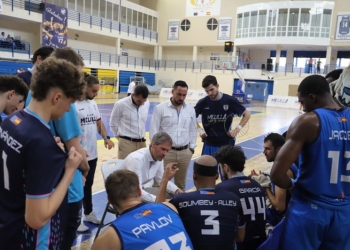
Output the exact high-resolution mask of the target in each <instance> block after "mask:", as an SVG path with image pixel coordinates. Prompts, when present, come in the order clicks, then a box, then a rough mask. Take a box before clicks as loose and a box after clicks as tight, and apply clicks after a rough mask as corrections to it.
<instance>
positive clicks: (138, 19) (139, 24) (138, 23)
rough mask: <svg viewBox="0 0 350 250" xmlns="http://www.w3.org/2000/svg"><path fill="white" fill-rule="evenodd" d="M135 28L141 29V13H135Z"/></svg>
mask: <svg viewBox="0 0 350 250" xmlns="http://www.w3.org/2000/svg"><path fill="white" fill-rule="evenodd" d="M137 27H140V28H142V12H138V13H137Z"/></svg>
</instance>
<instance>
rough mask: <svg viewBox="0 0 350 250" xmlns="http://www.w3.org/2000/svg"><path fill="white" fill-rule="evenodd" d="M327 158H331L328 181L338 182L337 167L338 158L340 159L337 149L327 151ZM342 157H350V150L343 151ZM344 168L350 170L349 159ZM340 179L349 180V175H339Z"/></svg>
mask: <svg viewBox="0 0 350 250" xmlns="http://www.w3.org/2000/svg"><path fill="white" fill-rule="evenodd" d="M328 158H331V159H332V170H331V178H330V183H332V184H337V183H338V169H339V160H340V152H339V151H329V152H328ZM344 158H345V159H349V158H350V151H345V152H344ZM346 170H350V161H349V162H348V164H346ZM340 181H344V182H350V176H349V175H343V174H342V175H340Z"/></svg>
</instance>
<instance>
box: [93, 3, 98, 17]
mask: <svg viewBox="0 0 350 250" xmlns="http://www.w3.org/2000/svg"><path fill="white" fill-rule="evenodd" d="M98 7H99V1H96V0H92V15H93V16H98Z"/></svg>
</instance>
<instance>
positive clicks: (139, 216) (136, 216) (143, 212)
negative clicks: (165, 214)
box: [134, 209, 152, 219]
mask: <svg viewBox="0 0 350 250" xmlns="http://www.w3.org/2000/svg"><path fill="white" fill-rule="evenodd" d="M151 213H152V211H151V210H150V209H147V210H145V211H142V212H141V213H138V214H135V215H134V217H135V218H136V219H140V218H142V217H144V216H147V215H150V214H151Z"/></svg>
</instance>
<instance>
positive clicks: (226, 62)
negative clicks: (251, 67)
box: [215, 55, 238, 70]
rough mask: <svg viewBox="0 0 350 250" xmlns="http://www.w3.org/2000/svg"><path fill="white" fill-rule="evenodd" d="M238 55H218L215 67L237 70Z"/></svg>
mask: <svg viewBox="0 0 350 250" xmlns="http://www.w3.org/2000/svg"><path fill="white" fill-rule="evenodd" d="M237 68H238V56H222V55H220V56H218V57H217V59H216V62H215V69H218V70H237Z"/></svg>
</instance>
